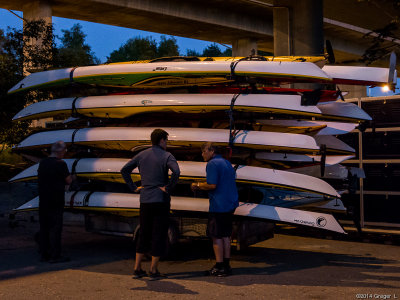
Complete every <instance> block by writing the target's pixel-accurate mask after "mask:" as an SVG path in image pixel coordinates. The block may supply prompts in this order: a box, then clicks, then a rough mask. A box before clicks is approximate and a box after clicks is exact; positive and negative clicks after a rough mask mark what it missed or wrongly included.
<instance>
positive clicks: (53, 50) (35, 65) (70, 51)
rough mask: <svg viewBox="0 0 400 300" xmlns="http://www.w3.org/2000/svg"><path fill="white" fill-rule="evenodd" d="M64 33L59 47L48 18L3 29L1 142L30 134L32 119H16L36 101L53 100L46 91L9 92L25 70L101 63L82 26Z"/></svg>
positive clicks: (0, 37) (12, 141)
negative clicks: (16, 27)
mask: <svg viewBox="0 0 400 300" xmlns="http://www.w3.org/2000/svg"><path fill="white" fill-rule="evenodd" d="M63 32H64V35H63V37H62V38H61V42H62V44H61V47H60V49H58V48H57V47H56V43H55V40H56V36H55V35H54V34H53V26H52V25H51V24H47V23H46V22H45V21H44V20H39V21H30V22H27V21H25V23H24V31H22V30H17V29H11V28H9V29H8V31H7V33H6V34H5V33H4V32H3V31H0V74H1V76H0V144H8V145H13V144H16V143H18V142H19V141H20V140H21V139H22V138H23V137H25V136H26V135H27V133H29V123H28V122H17V123H13V122H12V117H13V116H14V115H15V114H16V113H17V112H18V111H20V110H21V109H22V108H23V107H25V106H26V105H28V104H31V103H33V102H38V101H42V100H47V99H50V94H49V92H48V91H42V90H38V91H35V92H25V93H17V94H11V95H8V94H7V92H8V90H9V89H10V88H11V87H13V86H14V85H15V84H17V83H18V82H19V81H20V80H21V79H22V78H23V77H24V69H27V70H28V71H41V70H47V69H49V68H54V67H57V68H60V67H67V66H76V65H83V64H85V65H87V64H93V63H97V62H98V59H97V58H96V57H95V56H94V55H93V53H92V52H91V49H90V47H89V46H88V45H86V44H85V37H86V36H85V34H84V33H83V32H82V31H81V27H80V25H74V26H73V27H72V28H71V30H63ZM35 41H38V43H35Z"/></svg>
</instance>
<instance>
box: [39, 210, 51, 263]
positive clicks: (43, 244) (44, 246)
mask: <svg viewBox="0 0 400 300" xmlns="http://www.w3.org/2000/svg"><path fill="white" fill-rule="evenodd" d="M48 219H49V218H48V213H47V212H46V211H45V209H43V208H41V207H39V224H40V231H39V251H40V255H41V260H42V261H47V260H48V259H49V258H50V242H49V234H50V233H49V220H48Z"/></svg>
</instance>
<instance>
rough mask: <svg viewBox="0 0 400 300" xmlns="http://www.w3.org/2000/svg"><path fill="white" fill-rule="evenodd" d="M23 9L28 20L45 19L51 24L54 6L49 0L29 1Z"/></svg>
mask: <svg viewBox="0 0 400 300" xmlns="http://www.w3.org/2000/svg"><path fill="white" fill-rule="evenodd" d="M22 10H23V13H24V19H25V20H27V21H33V20H39V19H44V20H45V21H46V23H49V24H51V16H52V8H51V5H50V3H49V1H44V0H38V1H27V3H26V4H24V5H23V7H22Z"/></svg>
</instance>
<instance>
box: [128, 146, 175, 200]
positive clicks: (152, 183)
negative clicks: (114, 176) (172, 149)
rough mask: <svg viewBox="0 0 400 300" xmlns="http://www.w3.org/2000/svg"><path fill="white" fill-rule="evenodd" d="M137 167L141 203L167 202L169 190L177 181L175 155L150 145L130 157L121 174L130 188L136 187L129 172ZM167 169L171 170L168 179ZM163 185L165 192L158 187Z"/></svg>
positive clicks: (134, 188)
mask: <svg viewBox="0 0 400 300" xmlns="http://www.w3.org/2000/svg"><path fill="white" fill-rule="evenodd" d="M136 167H138V168H139V173H140V176H141V182H142V186H143V189H142V190H141V191H140V202H141V203H154V202H169V201H171V197H170V195H169V194H170V192H171V190H172V189H173V188H174V187H175V185H176V183H177V182H178V178H179V175H180V170H179V166H178V163H177V162H176V159H175V157H174V156H173V155H172V154H171V153H169V152H167V151H165V150H164V149H163V148H161V147H160V146H152V147H151V148H149V149H146V150H144V151H142V152H140V153H139V154H137V155H136V156H135V157H134V158H132V159H131V160H130V161H129V162H128V163H127V164H126V165H125V166H124V167H123V168H122V169H121V174H122V177H123V178H124V180H125V182H126V183H127V184H128V186H129V188H130V190H131V191H132V192H133V191H135V190H136V189H137V186H136V184H135V183H134V182H133V181H132V178H131V173H132V171H133V170H134V169H135V168H136ZM168 170H171V171H172V174H171V179H169V180H168ZM163 186H165V189H166V190H167V193H164V192H163V191H162V190H161V189H160V187H163Z"/></svg>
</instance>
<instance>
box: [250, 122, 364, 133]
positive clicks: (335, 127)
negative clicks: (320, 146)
mask: <svg viewBox="0 0 400 300" xmlns="http://www.w3.org/2000/svg"><path fill="white" fill-rule="evenodd" d="M257 123H259V124H263V125H270V126H276V127H285V128H287V130H288V132H290V131H289V130H290V129H291V128H292V129H293V131H295V130H297V129H298V128H309V132H310V133H311V134H315V135H339V134H346V133H349V132H351V131H352V130H354V129H355V128H356V127H357V126H358V124H357V123H343V122H329V121H306V120H257ZM318 127H322V129H319V130H317V131H316V133H314V130H313V128H318ZM305 132H307V131H305Z"/></svg>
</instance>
